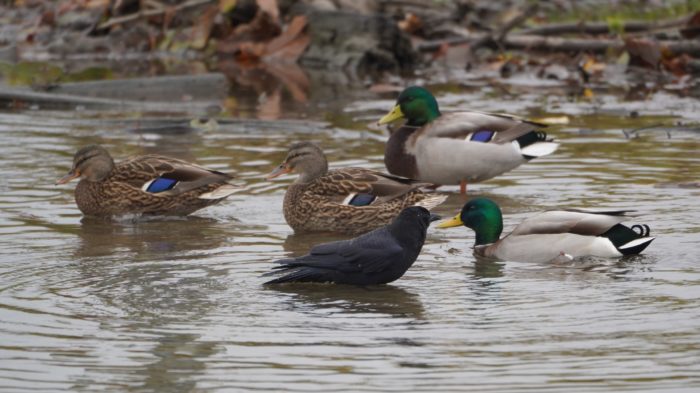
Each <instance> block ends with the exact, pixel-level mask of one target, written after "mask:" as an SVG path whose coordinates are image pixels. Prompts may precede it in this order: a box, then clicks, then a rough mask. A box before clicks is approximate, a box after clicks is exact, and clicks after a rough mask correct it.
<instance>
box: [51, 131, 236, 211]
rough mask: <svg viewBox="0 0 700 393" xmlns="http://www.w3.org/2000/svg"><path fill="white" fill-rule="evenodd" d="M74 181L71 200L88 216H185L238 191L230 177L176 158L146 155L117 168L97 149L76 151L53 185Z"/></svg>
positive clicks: (84, 148)
mask: <svg viewBox="0 0 700 393" xmlns="http://www.w3.org/2000/svg"><path fill="white" fill-rule="evenodd" d="M78 177H79V178H80V182H79V183H78V186H77V187H76V188H75V202H76V203H77V204H78V208H79V209H80V211H81V212H83V214H85V215H88V216H118V215H123V214H149V215H187V214H190V213H192V212H193V211H195V210H198V209H201V208H203V207H206V206H209V205H213V204H215V203H218V202H220V201H221V200H223V199H224V198H226V197H227V196H229V195H231V194H233V193H234V192H236V191H238V190H239V187H236V186H234V185H232V184H229V181H230V180H231V179H232V177H231V176H230V175H227V174H225V173H221V172H217V171H212V170H209V169H206V168H202V167H200V166H198V165H194V164H190V163H188V162H185V161H182V160H178V159H176V158H169V157H163V156H157V155H145V156H137V157H131V158H129V159H127V160H126V161H123V162H120V163H119V164H115V163H114V160H112V157H111V156H110V155H109V152H107V150H105V149H104V148H102V147H101V146H98V145H90V146H86V147H83V148H82V149H80V150H78V152H77V153H75V156H74V157H73V168H72V169H71V170H70V172H68V174H67V175H66V176H64V177H62V178H61V179H59V180H58V181H57V182H56V184H64V183H67V182H69V181H71V180H73V179H75V178H78Z"/></svg>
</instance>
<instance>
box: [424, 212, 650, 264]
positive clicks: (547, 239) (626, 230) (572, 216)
mask: <svg viewBox="0 0 700 393" xmlns="http://www.w3.org/2000/svg"><path fill="white" fill-rule="evenodd" d="M625 213H627V212H626V211H610V212H593V211H584V210H552V211H546V212H543V213H540V214H538V215H536V216H534V217H532V218H528V219H527V220H525V221H523V222H522V223H520V225H518V226H517V227H515V229H514V230H513V232H511V233H510V234H508V235H506V236H505V237H503V238H500V239H499V237H500V236H501V232H502V231H503V218H502V216H501V209H500V208H499V207H498V205H497V204H496V202H494V201H492V200H490V199H487V198H476V199H473V200H471V201H469V202H467V204H465V205H464V207H463V208H462V211H461V212H460V213H459V214H458V215H456V216H455V217H454V218H452V219H450V220H447V221H445V222H443V223H441V224H440V225H438V226H437V227H438V228H449V227H454V226H459V225H464V226H466V227H467V228H471V229H473V230H474V232H475V233H476V242H475V245H474V253H475V254H477V255H480V256H485V257H492V258H498V259H502V260H510V261H522V262H548V261H554V260H561V259H562V257H565V259H572V258H576V257H581V256H598V257H605V258H612V257H620V256H623V255H630V254H639V253H640V252H642V251H643V250H644V249H645V248H646V247H647V246H648V245H649V243H651V242H652V240H654V238H653V237H649V227H648V226H647V225H633V226H632V227H626V226H624V225H622V224H620V223H621V222H622V221H624V219H625V216H624V215H625Z"/></svg>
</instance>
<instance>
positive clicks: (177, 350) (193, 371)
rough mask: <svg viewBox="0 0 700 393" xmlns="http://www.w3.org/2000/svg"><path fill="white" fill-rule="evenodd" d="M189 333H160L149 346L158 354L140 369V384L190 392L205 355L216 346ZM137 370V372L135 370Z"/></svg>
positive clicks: (155, 389) (202, 368) (151, 388)
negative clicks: (141, 374)
mask: <svg viewBox="0 0 700 393" xmlns="http://www.w3.org/2000/svg"><path fill="white" fill-rule="evenodd" d="M198 338H199V336H198V335H193V334H177V333H176V334H172V333H163V334H162V335H161V336H159V337H157V338H155V341H156V343H157V344H156V345H155V347H154V348H153V349H152V350H151V351H152V353H153V354H154V355H155V356H156V357H157V358H158V360H157V361H156V362H154V363H151V364H149V365H147V366H146V367H145V368H144V369H143V377H144V382H143V385H141V386H140V388H141V389H146V390H147V391H151V392H175V393H179V392H183V393H185V392H192V391H193V390H195V388H196V386H197V379H198V377H199V376H201V375H202V374H203V373H204V371H205V369H206V366H207V361H206V359H207V358H210V357H212V356H213V355H215V354H216V352H217V351H219V350H220V349H219V348H218V345H217V344H216V343H214V342H198V341H197V340H198ZM139 373H141V372H139Z"/></svg>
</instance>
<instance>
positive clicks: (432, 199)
mask: <svg viewBox="0 0 700 393" xmlns="http://www.w3.org/2000/svg"><path fill="white" fill-rule="evenodd" d="M445 199H447V195H441V194H430V195H428V196H426V197H425V198H424V199H422V200H420V201H418V202H416V203H415V204H414V205H413V206H421V207H424V208H426V209H428V210H430V209H432V208H434V207H435V206H437V205H439V204H441V203H443V202H445Z"/></svg>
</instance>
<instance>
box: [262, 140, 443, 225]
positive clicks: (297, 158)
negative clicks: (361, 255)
mask: <svg viewBox="0 0 700 393" xmlns="http://www.w3.org/2000/svg"><path fill="white" fill-rule="evenodd" d="M291 172H296V173H298V174H299V177H298V178H297V179H296V181H295V182H294V183H292V184H291V185H290V186H289V188H287V192H286V194H285V195H284V218H285V220H286V221H287V224H289V226H290V227H292V228H293V229H294V231H295V232H339V233H346V234H358V233H364V232H368V231H371V230H372V229H375V228H378V227H381V226H384V225H387V224H388V223H389V222H391V220H392V219H393V218H394V217H396V216H397V215H398V214H399V212H400V211H401V210H402V209H404V208H406V207H408V206H412V205H417V206H423V207H425V208H427V209H431V208H433V207H435V206H437V205H439V204H440V203H442V202H443V201H444V200H445V198H446V196H445V195H438V194H426V193H424V192H422V191H421V190H420V188H421V187H427V186H430V184H427V183H420V182H417V181H415V180H410V179H404V178H400V177H397V176H392V175H388V174H385V173H382V172H377V171H373V170H369V169H363V168H342V169H335V170H332V171H329V170H328V161H327V160H326V156H325V155H324V154H323V151H322V150H321V148H320V147H318V146H316V145H315V144H313V143H311V142H299V143H295V144H293V145H291V146H290V148H289V152H288V153H287V157H286V158H285V159H284V161H283V162H282V164H280V165H279V166H278V167H277V168H275V170H273V171H272V172H271V173H270V174H269V175H268V176H267V179H268V180H270V179H273V178H275V177H277V176H280V175H282V174H285V173H291Z"/></svg>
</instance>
